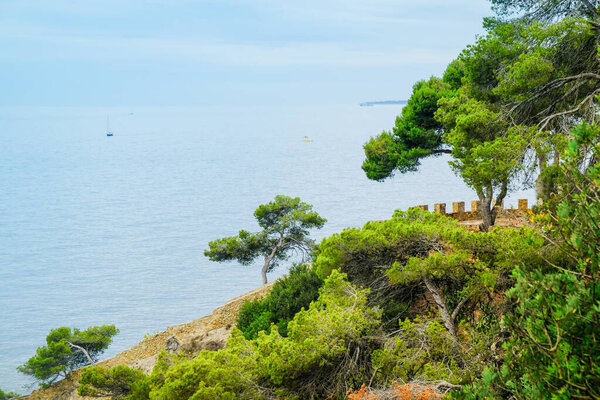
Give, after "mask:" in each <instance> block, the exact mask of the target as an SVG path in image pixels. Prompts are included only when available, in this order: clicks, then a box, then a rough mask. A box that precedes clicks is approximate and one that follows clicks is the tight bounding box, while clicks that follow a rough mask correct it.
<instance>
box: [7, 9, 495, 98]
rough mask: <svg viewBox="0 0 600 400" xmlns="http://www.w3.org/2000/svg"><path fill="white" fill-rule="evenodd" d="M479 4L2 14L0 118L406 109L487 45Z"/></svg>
mask: <svg viewBox="0 0 600 400" xmlns="http://www.w3.org/2000/svg"><path fill="white" fill-rule="evenodd" d="M489 14H490V7H489V3H488V2H487V1H485V0H480V1H475V2H474V1H467V0H462V1H458V2H452V3H448V2H445V1H441V0H426V1H415V0H411V1H408V0H401V1H392V0H373V1H369V2H363V1H358V0H350V1H344V2H342V1H337V0H327V1H316V0H311V1H308V2H305V3H304V4H299V3H295V2H294V3H292V2H286V3H282V2H277V1H272V0H257V1H237V0H219V1H216V0H172V1H164V0H125V1H116V0H106V1H99V0H91V1H86V2H85V3H72V2H68V1H66V0H55V1H41V0H33V1H27V2H3V3H2V4H0V43H1V45H2V48H3V52H2V53H1V54H0V68H2V70H3V72H4V73H3V74H1V76H0V85H1V86H2V88H3V94H4V96H3V97H2V100H0V106H188V105H190V106H191V105H199V106H202V105H209V104H216V105H242V104H248V103H252V104H259V105H267V106H268V105H273V104H289V105H297V104H304V105H307V104H354V103H359V102H362V101H377V100H387V99H394V100H397V99H406V98H408V97H409V95H410V88H411V86H412V85H413V83H414V82H415V81H417V80H419V79H423V78H427V77H429V76H430V75H432V74H440V73H441V72H442V71H443V70H444V68H445V66H446V65H447V64H448V63H449V62H450V61H451V60H452V59H453V58H454V57H455V56H456V54H457V53H458V52H459V51H460V50H461V49H462V48H464V47H465V46H466V45H467V44H469V43H472V42H473V41H474V40H475V36H476V34H481V33H482V32H483V30H482V28H481V18H482V17H483V16H486V15H489Z"/></svg>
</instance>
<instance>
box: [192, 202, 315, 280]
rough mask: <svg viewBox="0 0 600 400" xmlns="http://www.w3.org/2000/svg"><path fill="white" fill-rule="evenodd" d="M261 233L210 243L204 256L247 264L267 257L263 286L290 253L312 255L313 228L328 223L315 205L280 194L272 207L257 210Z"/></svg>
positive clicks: (267, 205) (241, 234)
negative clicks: (309, 253) (309, 237)
mask: <svg viewBox="0 0 600 400" xmlns="http://www.w3.org/2000/svg"><path fill="white" fill-rule="evenodd" d="M254 217H255V218H256V220H257V221H258V225H260V227H261V228H262V229H263V230H262V231H260V232H258V233H250V232H248V231H245V230H241V231H240V232H239V233H238V235H237V236H230V237H224V238H221V239H217V240H213V241H212V242H209V243H208V246H209V249H208V250H205V251H204V255H205V256H207V257H208V258H209V259H210V260H211V261H218V262H221V261H228V260H237V261H238V262H240V263H241V264H243V265H248V264H250V263H252V262H253V261H254V260H255V259H256V258H257V257H259V256H261V255H262V256H263V258H264V264H263V267H262V270H261V274H262V280H263V284H265V283H267V272H269V271H271V270H272V269H273V268H275V266H277V264H278V262H279V261H281V260H285V259H287V258H288V257H289V254H290V252H294V251H296V252H302V253H304V254H306V253H308V251H309V250H310V248H311V247H312V245H313V242H312V241H311V240H309V239H308V235H309V232H308V230H309V229H311V228H317V229H320V228H322V227H323V225H324V224H325V222H327V220H326V219H325V218H322V217H320V216H319V214H317V213H316V212H315V211H313V210H312V205H310V204H307V203H304V202H302V201H300V198H299V197H294V198H292V197H288V196H282V195H278V196H275V200H273V201H272V202H270V203H268V204H262V205H260V206H259V207H258V208H257V209H256V211H254Z"/></svg>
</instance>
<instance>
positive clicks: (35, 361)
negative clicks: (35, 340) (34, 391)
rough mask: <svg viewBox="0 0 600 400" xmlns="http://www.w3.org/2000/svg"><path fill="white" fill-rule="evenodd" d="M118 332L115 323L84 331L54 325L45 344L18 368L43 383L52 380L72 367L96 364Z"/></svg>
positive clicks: (65, 373)
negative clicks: (54, 327)
mask: <svg viewBox="0 0 600 400" xmlns="http://www.w3.org/2000/svg"><path fill="white" fill-rule="evenodd" d="M117 333H118V329H117V328H115V326H114V325H102V326H92V327H89V328H87V329H86V330H83V331H82V330H79V329H77V328H75V329H71V328H67V327H64V326H63V327H60V328H56V329H53V330H51V331H50V333H49V334H48V336H46V346H42V347H38V348H37V351H36V355H35V356H33V357H31V358H30V359H29V360H28V361H27V362H26V363H25V364H23V365H22V366H20V367H18V368H17V369H18V370H19V371H20V372H22V373H24V374H27V375H31V376H33V377H35V378H36V379H37V380H39V381H40V383H42V384H50V383H52V382H54V381H56V380H57V379H59V378H61V377H65V376H66V375H67V373H69V371H71V370H73V369H77V368H80V367H82V366H84V365H88V364H94V363H95V361H96V360H97V357H98V356H99V355H100V354H102V352H104V350H106V349H107V348H108V346H109V345H110V343H111V342H112V337H113V336H114V335H116V334H117Z"/></svg>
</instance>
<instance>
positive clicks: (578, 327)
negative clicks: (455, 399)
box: [461, 124, 600, 399]
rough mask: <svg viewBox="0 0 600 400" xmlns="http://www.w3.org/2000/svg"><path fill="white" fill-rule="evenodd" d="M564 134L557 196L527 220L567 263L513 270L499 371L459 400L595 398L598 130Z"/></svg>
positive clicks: (599, 379)
mask: <svg viewBox="0 0 600 400" xmlns="http://www.w3.org/2000/svg"><path fill="white" fill-rule="evenodd" d="M572 134H573V136H574V139H573V140H572V141H571V142H570V143H569V146H568V151H567V153H566V154H565V156H564V157H563V161H564V163H563V164H562V167H561V168H562V172H563V174H564V179H563V180H562V183H561V188H560V191H559V192H560V193H562V194H563V196H562V197H561V198H560V200H557V201H556V202H554V203H553V202H550V203H549V204H546V206H545V207H546V212H543V213H540V214H538V215H537V216H535V217H534V220H535V221H536V222H537V223H538V224H540V225H541V227H542V229H543V231H545V232H546V235H547V237H548V240H549V241H551V242H552V243H554V246H556V247H557V248H559V249H560V250H561V251H562V252H563V253H564V254H566V255H567V256H568V259H566V260H563V261H562V262H552V261H549V262H547V263H546V264H545V265H544V267H543V268H540V267H539V266H538V265H531V264H529V263H527V262H523V263H522V264H520V265H518V266H517V267H516V268H515V269H514V273H513V275H514V278H515V280H516V284H515V286H514V288H512V289H511V290H510V291H509V292H507V295H508V296H510V298H511V299H512V300H513V302H514V305H515V306H514V309H513V311H512V312H511V313H510V314H509V315H507V325H508V327H509V328H510V330H511V332H512V334H513V337H512V338H511V339H510V341H509V342H508V343H507V344H506V345H505V347H506V352H507V353H506V356H505V357H504V364H503V365H502V367H501V368H499V369H497V370H493V369H489V370H488V371H487V372H486V374H484V375H483V376H482V379H481V380H480V381H478V382H476V383H475V385H473V386H472V387H469V388H467V389H465V391H464V393H463V394H462V395H461V396H462V397H464V398H480V396H482V395H486V396H489V397H513V398H518V399H530V398H550V397H552V398H597V397H598V396H600V393H599V392H598V388H599V387H600V343H599V342H598V339H597V337H596V336H597V332H598V330H599V328H600V322H599V321H600V298H599V294H598V293H599V291H600V274H599V271H600V268H599V266H600V258H599V256H598V254H600V228H599V226H600V190H599V189H598V182H599V181H600V162H599V161H598V155H600V144H599V143H598V142H599V140H600V128H598V127H597V126H590V125H585V124H582V125H579V126H578V127H577V128H575V129H574V130H573V132H572Z"/></svg>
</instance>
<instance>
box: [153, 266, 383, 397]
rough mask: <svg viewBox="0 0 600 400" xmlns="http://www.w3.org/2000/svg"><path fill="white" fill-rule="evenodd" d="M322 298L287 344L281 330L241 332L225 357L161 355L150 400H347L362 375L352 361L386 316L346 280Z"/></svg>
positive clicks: (299, 317) (340, 278) (299, 320)
mask: <svg viewBox="0 0 600 400" xmlns="http://www.w3.org/2000/svg"><path fill="white" fill-rule="evenodd" d="M319 293H320V294H319V297H318V300H316V301H314V302H312V303H311V304H310V306H309V307H308V309H306V310H301V311H300V312H298V313H297V314H296V315H295V316H294V317H293V319H292V320H291V321H290V323H289V326H288V336H287V337H284V336H282V335H281V334H280V333H279V332H278V331H277V330H276V329H273V330H271V332H270V333H267V332H261V333H260V334H259V336H258V338H257V339H256V340H247V339H245V338H244V336H243V335H242V333H241V332H240V331H239V330H238V329H237V328H234V329H233V331H232V334H231V337H230V338H229V340H228V342H227V347H226V348H225V349H221V350H218V351H206V350H205V351H202V352H201V353H200V354H199V355H198V356H197V357H195V358H193V359H191V360H181V359H177V357H173V356H169V355H166V354H163V355H161V357H160V358H159V362H158V363H157V365H156V367H155V368H154V370H153V372H152V375H151V377H150V381H151V387H152V390H151V392H150V398H151V399H161V400H179V399H194V400H200V399H207V400H208V399H211V400H212V399H216V398H218V399H267V398H269V399H270V398H285V399H290V400H291V399H297V398H307V399H308V398H315V397H323V396H325V395H326V394H331V393H338V394H339V395H340V396H343V395H344V393H345V391H346V386H345V382H346V381H347V380H348V377H349V373H348V371H350V372H351V373H352V372H354V371H355V370H356V366H355V365H352V364H351V362H350V361H352V360H355V359H356V358H355V353H356V352H357V349H360V348H361V347H364V342H365V336H369V335H370V334H372V333H373V332H374V331H375V330H376V329H377V326H378V325H379V316H380V312H379V311H378V310H376V309H372V308H369V307H367V305H366V302H367V291H365V290H359V289H357V288H356V287H354V286H353V285H351V284H350V283H348V282H347V281H346V280H345V276H344V275H343V274H340V273H338V272H334V273H332V274H331V276H330V277H329V278H328V279H327V280H326V282H325V283H324V286H323V287H322V288H321V289H320V291H319ZM364 354H366V355H368V354H370V351H364ZM349 362H350V364H349ZM365 365H368V364H365ZM365 376H366V374H365Z"/></svg>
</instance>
